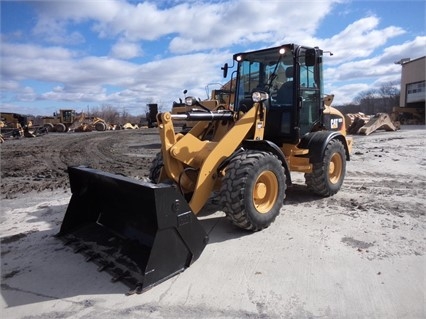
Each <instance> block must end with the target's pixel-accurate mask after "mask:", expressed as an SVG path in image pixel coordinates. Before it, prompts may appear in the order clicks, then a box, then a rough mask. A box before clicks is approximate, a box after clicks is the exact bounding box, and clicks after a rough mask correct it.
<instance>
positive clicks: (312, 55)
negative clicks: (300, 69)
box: [305, 49, 317, 66]
mask: <svg viewBox="0 0 426 319" xmlns="http://www.w3.org/2000/svg"><path fill="white" fill-rule="evenodd" d="M316 58H317V52H316V50H315V49H307V50H306V52H305V64H306V66H314V65H315V62H316Z"/></svg>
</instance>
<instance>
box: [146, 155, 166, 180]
mask: <svg viewBox="0 0 426 319" xmlns="http://www.w3.org/2000/svg"><path fill="white" fill-rule="evenodd" d="M163 165H164V164H163V154H161V152H159V153H157V154H156V155H155V158H154V160H153V161H152V163H151V167H150V168H149V175H148V177H149V179H150V181H151V182H153V183H156V184H157V183H158V180H159V178H160V173H161V168H162V167H163Z"/></svg>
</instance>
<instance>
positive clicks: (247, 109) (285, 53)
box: [58, 44, 352, 293]
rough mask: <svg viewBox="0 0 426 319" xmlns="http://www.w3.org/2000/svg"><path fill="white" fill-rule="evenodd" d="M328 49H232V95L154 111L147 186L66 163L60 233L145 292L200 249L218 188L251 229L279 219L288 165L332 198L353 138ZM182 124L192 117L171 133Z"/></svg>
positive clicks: (227, 207)
mask: <svg viewBox="0 0 426 319" xmlns="http://www.w3.org/2000/svg"><path fill="white" fill-rule="evenodd" d="M322 55H323V51H322V50H320V49H319V48H310V47H305V46H299V45H295V44H287V45H282V46H279V47H274V48H269V49H264V50H259V51H253V52H247V53H241V54H236V55H234V57H233V58H234V62H236V69H235V70H234V71H233V72H232V75H231V81H230V82H229V83H234V84H235V86H233V85H231V88H230V90H231V91H232V92H233V94H231V95H229V100H228V101H225V102H226V103H223V101H222V102H221V103H218V106H217V107H216V109H214V110H211V109H209V108H208V107H206V106H205V105H203V102H200V101H199V100H196V99H194V98H192V97H186V99H185V103H186V105H188V106H190V108H189V109H190V111H188V112H187V113H185V114H171V113H169V112H165V113H159V114H158V115H157V123H158V129H159V134H160V137H161V151H160V152H159V153H158V155H157V157H156V158H155V159H154V161H153V163H152V167H151V169H150V173H149V178H150V179H151V182H141V181H137V180H133V179H131V178H128V177H124V176H117V175H113V174H110V173H106V172H100V171H97V170H94V169H90V168H86V167H70V168H69V177H70V184H71V190H72V198H71V201H70V204H69V206H68V209H67V212H66V214H65V218H64V220H63V223H62V226H61V229H60V232H59V234H58V235H59V237H61V238H64V240H66V241H67V242H68V243H70V244H72V245H73V246H74V247H75V249H76V250H78V251H81V252H83V253H84V254H85V255H86V256H87V257H88V259H90V260H93V261H95V262H96V263H98V264H99V266H100V269H108V270H110V271H111V272H112V273H113V274H114V277H113V278H114V280H122V281H123V282H125V283H127V284H128V285H129V286H130V287H131V288H132V291H131V292H137V293H140V292H142V291H145V290H146V289H148V288H150V287H152V286H153V285H156V284H158V283H160V282H162V281H164V280H166V279H168V278H170V277H171V276H173V275H175V274H177V273H179V272H181V271H183V270H184V269H185V268H187V267H189V266H190V265H191V264H192V263H193V262H194V261H195V260H196V259H197V258H198V257H199V256H200V254H201V253H202V251H203V249H204V247H205V246H206V244H207V242H208V236H207V234H206V232H205V230H204V229H203V227H202V225H201V223H200V221H199V220H198V218H197V217H196V215H197V214H198V213H199V212H200V211H201V210H202V208H203V207H204V206H205V204H206V202H207V201H208V200H209V198H211V197H212V195H213V194H214V195H215V196H219V198H220V203H221V204H222V206H223V211H224V212H225V213H226V215H227V217H228V218H229V220H230V221H231V222H232V223H233V224H235V225H236V226H238V227H241V228H243V229H246V230H249V231H260V230H262V229H264V228H266V227H268V226H269V225H270V224H271V223H272V222H273V221H274V220H275V218H276V217H277V216H278V214H279V213H280V210H281V208H282V205H283V203H284V199H285V192H286V189H287V187H289V186H290V185H291V184H292V180H291V173H292V172H302V173H304V174H305V180H306V184H307V187H308V188H309V189H310V190H312V192H314V193H316V194H318V195H319V196H331V195H334V194H336V193H337V192H338V191H339V189H340V188H341V186H342V183H343V180H344V176H345V169H346V161H347V160H349V157H350V152H351V147H352V140H351V139H349V138H347V137H346V136H345V134H346V133H345V130H346V125H345V118H344V116H343V115H342V114H341V113H340V112H338V111H337V110H335V109H334V108H332V107H331V106H330V105H331V101H332V98H333V96H323V92H322V87H323V85H322ZM232 67H234V66H232ZM230 68H231V67H229V66H228V64H225V65H224V66H223V68H222V69H223V72H224V77H225V78H226V77H227V74H228V70H229V69H230ZM178 120H184V121H194V123H195V125H194V126H193V128H192V129H191V130H190V131H189V132H186V133H176V132H175V130H174V125H173V124H174V121H178Z"/></svg>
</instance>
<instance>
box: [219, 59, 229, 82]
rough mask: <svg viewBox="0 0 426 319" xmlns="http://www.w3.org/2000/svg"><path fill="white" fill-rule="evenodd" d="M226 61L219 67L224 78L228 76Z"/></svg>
mask: <svg viewBox="0 0 426 319" xmlns="http://www.w3.org/2000/svg"><path fill="white" fill-rule="evenodd" d="M228 68H229V67H228V63H225V64H224V65H223V67H221V69H222V70H223V77H224V78H226V77H227V76H228Z"/></svg>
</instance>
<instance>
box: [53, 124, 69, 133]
mask: <svg viewBox="0 0 426 319" xmlns="http://www.w3.org/2000/svg"><path fill="white" fill-rule="evenodd" d="M55 131H56V132H58V133H65V132H68V128H67V127H66V126H65V124H64V123H58V124H55Z"/></svg>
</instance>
